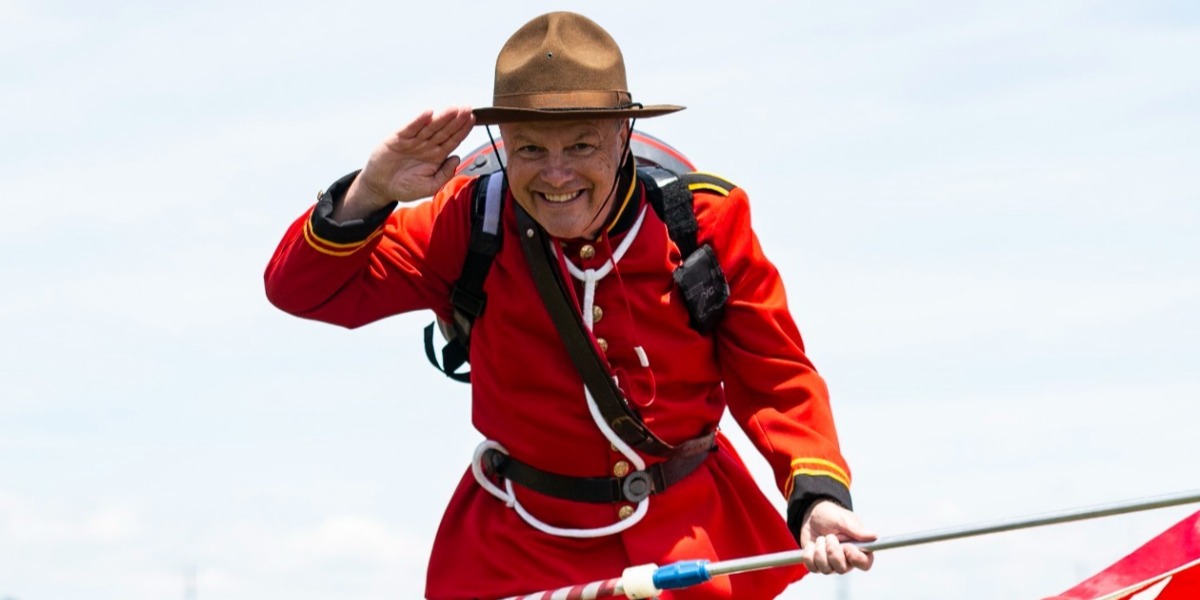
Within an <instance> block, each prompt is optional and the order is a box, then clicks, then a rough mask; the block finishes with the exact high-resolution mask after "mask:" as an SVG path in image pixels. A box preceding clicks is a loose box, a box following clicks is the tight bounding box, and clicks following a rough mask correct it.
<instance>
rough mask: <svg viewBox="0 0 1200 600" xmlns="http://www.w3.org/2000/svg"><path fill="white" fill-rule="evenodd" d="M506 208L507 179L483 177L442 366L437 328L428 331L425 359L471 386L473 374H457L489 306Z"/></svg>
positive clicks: (453, 295) (473, 201)
mask: <svg viewBox="0 0 1200 600" xmlns="http://www.w3.org/2000/svg"><path fill="white" fill-rule="evenodd" d="M503 208H504V177H503V175H502V174H499V173H491V174H488V175H482V176H480V177H479V179H478V180H477V181H476V182H475V190H474V192H473V194H472V197H471V239H470V242H469V244H468V246H467V256H466V258H465V259H464V260H463V268H462V272H461V273H460V274H459V276H458V281H455V282H454V287H453V288H451V290H450V304H451V305H452V306H453V307H454V313H453V321H452V322H451V323H449V324H448V325H449V326H448V327H443V328H442V333H443V335H445V337H446V338H447V342H446V345H445V347H443V348H442V364H440V365H439V364H438V361H437V358H436V355H435V354H434V351H433V328H434V325H435V323H430V324H429V325H428V326H427V327H426V328H425V356H426V357H427V358H428V359H429V362H430V363H432V364H433V366H434V367H436V368H437V370H439V371H441V372H443V373H445V374H446V376H447V377H449V378H451V379H454V380H457V381H462V382H469V381H470V380H471V375H470V373H467V372H462V373H459V372H457V371H458V369H459V368H461V367H462V366H463V365H464V364H466V362H467V359H468V357H469V353H468V348H469V347H470V340H471V327H472V326H473V325H474V324H475V319H477V318H479V315H482V314H483V309H484V307H485V306H486V305H487V294H486V293H484V291H483V284H484V281H485V280H486V279H487V274H488V271H489V270H491V268H492V261H494V260H495V259H496V254H497V253H498V252H499V251H500V244H501V242H502V241H503V240H502V237H501V233H502V229H501V227H500V218H501V214H502V212H503Z"/></svg>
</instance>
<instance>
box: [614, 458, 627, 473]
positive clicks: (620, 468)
mask: <svg viewBox="0 0 1200 600" xmlns="http://www.w3.org/2000/svg"><path fill="white" fill-rule="evenodd" d="M628 474H629V463H627V462H625V461H623V460H619V461H617V464H615V465H613V476H614V477H624V476H626V475H628Z"/></svg>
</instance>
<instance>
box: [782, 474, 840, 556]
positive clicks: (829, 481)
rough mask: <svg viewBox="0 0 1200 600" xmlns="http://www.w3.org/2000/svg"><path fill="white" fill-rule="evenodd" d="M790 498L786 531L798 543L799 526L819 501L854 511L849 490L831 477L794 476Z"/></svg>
mask: <svg viewBox="0 0 1200 600" xmlns="http://www.w3.org/2000/svg"><path fill="white" fill-rule="evenodd" d="M792 483H793V486H792V496H791V497H790V498H788V511H787V523H788V529H789V530H791V532H792V535H793V536H795V538H796V541H797V542H799V541H800V526H801V525H802V524H803V523H804V515H805V514H806V513H807V512H808V509H809V508H812V505H813V504H816V503H817V501H819V500H832V501H834V502H837V503H838V504H840V505H842V507H843V508H845V509H846V510H854V503H853V502H852V501H851V499H850V490H849V489H847V488H846V486H844V485H842V484H841V483H840V482H838V481H837V480H836V479H834V478H832V477H825V476H823V475H796V476H795V478H794V479H793V481H792Z"/></svg>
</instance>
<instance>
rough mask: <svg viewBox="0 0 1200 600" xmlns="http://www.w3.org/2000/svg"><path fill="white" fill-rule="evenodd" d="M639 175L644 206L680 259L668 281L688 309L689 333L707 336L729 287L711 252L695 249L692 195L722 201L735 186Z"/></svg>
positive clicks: (690, 177)
mask: <svg viewBox="0 0 1200 600" xmlns="http://www.w3.org/2000/svg"><path fill="white" fill-rule="evenodd" d="M641 175H642V178H641V179H642V185H644V186H645V188H646V200H647V201H648V202H650V206H652V207H653V208H654V212H656V213H658V217H659V218H660V219H662V221H663V223H665V224H666V226H667V235H668V236H670V238H671V241H672V242H675V245H676V246H678V247H679V254H680V256H681V257H682V258H683V264H681V265H679V266H678V267H676V269H675V272H674V273H673V277H674V279H675V284H676V285H677V286H678V287H679V289H680V292H681V293H682V294H683V300H684V303H685V304H687V307H688V315H689V316H690V321H691V326H692V329H695V330H696V331H699V332H701V333H707V332H709V331H712V329H713V328H714V327H716V326H717V323H719V322H720V320H721V315H722V314H723V313H724V312H725V304H726V303H727V302H728V301H729V282H728V280H726V279H725V273H724V272H723V271H722V270H721V265H720V264H719V263H718V262H717V255H716V251H715V250H713V247H712V246H711V245H709V244H704V245H700V243H699V240H698V238H699V233H700V231H699V230H700V226H699V224H698V223H697V222H696V206H695V199H694V198H693V196H692V192H693V191H695V190H698V189H703V190H707V191H711V192H716V193H718V194H720V195H722V196H727V195H729V192H730V191H731V190H733V188H734V187H736V186H734V185H733V184H732V183H730V182H728V181H726V180H724V179H721V178H720V177H717V176H715V175H709V174H707V173H686V174H684V175H680V176H675V175H674V174H673V173H671V172H670V171H666V170H664V169H648V170H646V171H645V172H642V173H641Z"/></svg>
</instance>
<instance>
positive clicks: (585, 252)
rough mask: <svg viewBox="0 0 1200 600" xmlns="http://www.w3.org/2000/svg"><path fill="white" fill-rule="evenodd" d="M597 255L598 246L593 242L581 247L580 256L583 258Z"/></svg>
mask: <svg viewBox="0 0 1200 600" xmlns="http://www.w3.org/2000/svg"><path fill="white" fill-rule="evenodd" d="M595 255H596V248H595V247H593V246H592V245H591V244H584V245H583V247H582V248H580V249H579V258H582V259H584V260H587V259H589V258H591V257H593V256H595Z"/></svg>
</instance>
